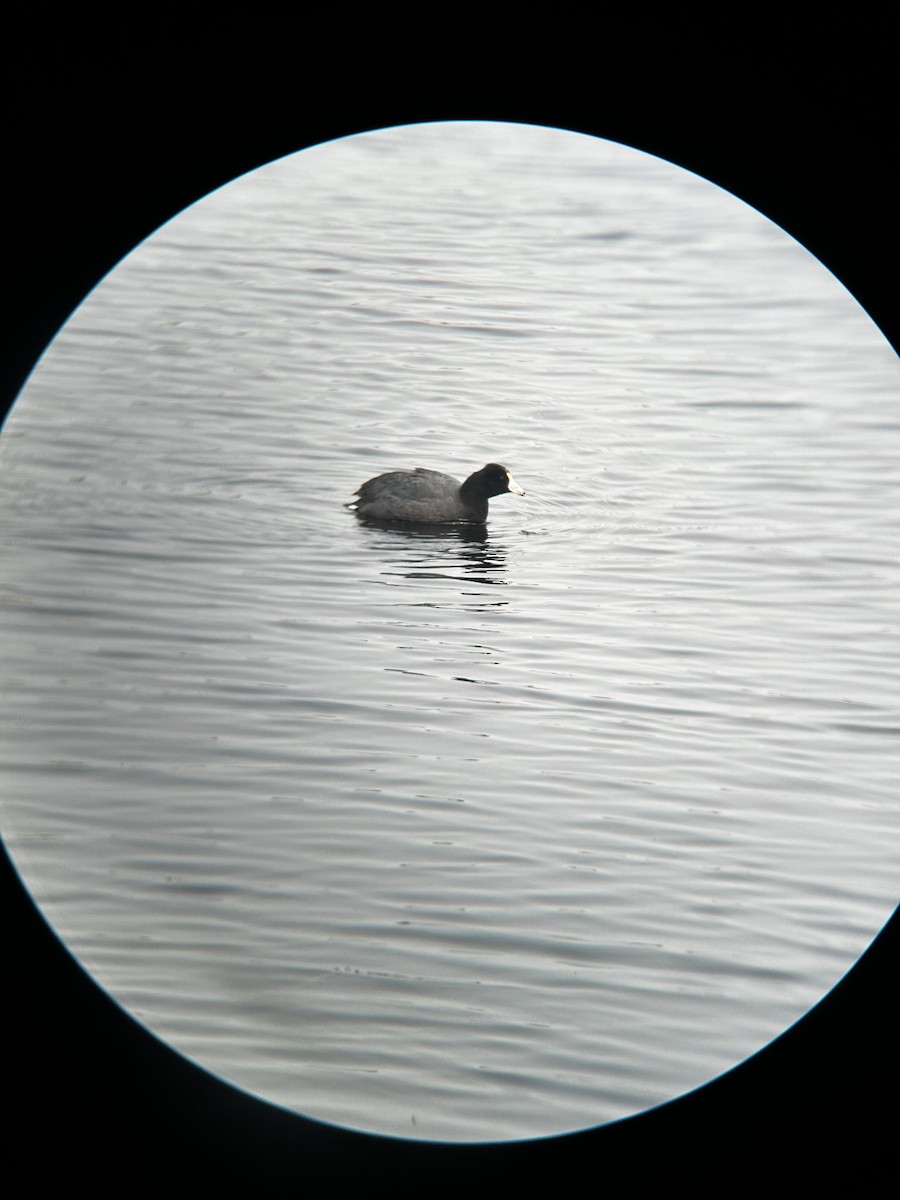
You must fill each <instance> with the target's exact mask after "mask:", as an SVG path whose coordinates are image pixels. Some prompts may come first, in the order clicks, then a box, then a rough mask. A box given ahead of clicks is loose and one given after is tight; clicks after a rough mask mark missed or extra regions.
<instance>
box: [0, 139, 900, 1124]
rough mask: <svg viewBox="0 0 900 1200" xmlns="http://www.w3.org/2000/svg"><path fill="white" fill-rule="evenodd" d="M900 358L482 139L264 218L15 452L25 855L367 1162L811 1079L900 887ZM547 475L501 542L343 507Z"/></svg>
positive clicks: (299, 191) (313, 167)
mask: <svg viewBox="0 0 900 1200" xmlns="http://www.w3.org/2000/svg"><path fill="white" fill-rule="evenodd" d="M897 384H898V365H897V361H896V358H895V356H894V355H893V352H892V351H891V350H890V348H889V347H888V346H887V344H886V343H885V342H884V341H883V339H882V338H881V336H880V334H879V333H878V331H877V330H876V329H875V327H874V326H873V325H872V324H871V323H870V322H869V321H868V319H867V318H866V316H865V314H864V313H862V312H861V311H860V310H859V308H858V307H857V306H856V305H855V303H854V302H853V300H852V299H851V298H850V297H849V296H848V295H847V293H846V292H845V291H844V290H843V289H842V287H841V286H840V285H839V284H838V283H837V282H836V281H835V280H834V279H833V278H832V277H831V276H830V275H829V274H828V273H827V272H826V271H825V270H824V269H823V268H822V267H821V266H820V265H819V264H817V263H816V262H815V261H814V260H813V259H812V258H811V257H810V256H809V255H807V254H806V253H805V252H804V251H803V250H802V249H801V248H800V247H799V246H797V245H796V244H795V243H793V242H791V241H790V240H789V239H788V238H787V237H786V236H785V235H784V234H782V233H781V232H780V231H778V230H777V229H775V228H774V227H773V226H772V225H770V224H769V223H767V222H766V221H764V220H763V219H762V218H761V217H760V216H759V215H758V214H756V213H754V212H753V211H752V210H750V209H748V208H746V207H745V206H744V205H742V204H741V203H740V202H738V201H737V200H735V199H734V198H732V197H730V196H728V195H727V194H725V193H723V192H721V191H719V190H718V189H716V188H714V187H713V186H711V185H710V184H708V183H706V182H704V181H702V180H700V179H698V178H696V177H693V176H690V175H688V174H686V173H684V172H682V171H679V170H677V169H675V168H673V167H670V166H668V165H667V164H664V163H661V162H659V161H657V160H654V159H651V158H648V157H647V156H644V155H641V154H638V153H636V152H634V151H631V150H629V149H626V148H623V147H617V146H613V145H610V144H608V143H603V142H599V141H596V140H593V139H589V138H584V137H580V136H577V135H573V134H564V133H559V132H554V131H551V130H541V129H534V128H529V127H513V126H498V125H494V126H490V125H452V124H451V125H441V126H424V127H412V128H405V129H398V130H390V131H383V132H380V133H376V134H370V135H365V136H361V137H356V138H352V139H348V140H346V141H343V142H338V143H332V144H329V145H326V146H322V147H318V148H316V149H314V150H309V151H306V152H304V153H302V154H300V155H298V156H295V157H293V158H291V159H286V160H283V161H282V162H280V163H277V164H274V165H272V166H270V167H268V168H266V169H264V170H262V171H260V172H257V173H255V174H253V175H251V176H248V177H245V178H244V179H242V180H239V181H237V182H235V183H234V184H232V185H230V186H229V187H228V188H225V189H223V190H222V191H220V192H218V193H216V194H215V195H213V196H211V197H209V198H207V199H206V200H205V201H203V202H201V203H200V204H198V205H197V206H195V207H194V208H193V209H191V210H189V211H188V212H186V213H184V214H182V215H181V216H180V217H178V218H177V219H176V220H175V221H173V222H172V223H171V224H170V225H168V226H166V227H165V228H164V229H162V230H160V231H159V232H158V233H157V234H156V235H155V236H154V237H153V238H151V239H150V240H149V241H148V242H147V243H145V244H144V245H143V246H141V247H140V248H139V249H138V250H137V251H136V252H135V253H134V254H133V255H132V256H130V258H129V259H128V260H126V262H125V263H123V264H122V265H121V266H120V267H119V268H118V269H117V270H116V271H115V272H113V274H112V275H111V276H110V277H109V278H108V279H106V280H105V281H104V282H103V283H102V284H101V286H100V287H99V288H98V289H97V290H96V291H95V292H94V293H93V294H92V295H91V296H90V297H89V298H88V300H87V301H86V302H85V304H84V305H83V306H82V308H81V309H80V310H79V311H78V313H77V314H76V315H75V316H74V317H73V319H72V321H71V322H70V323H69V326H68V327H67V328H66V330H64V332H63V333H62V335H61V336H60V337H59V338H58V339H57V342H56V343H55V344H54V345H53V347H52V348H51V349H50V351H49V352H48V353H47V355H46V356H45V357H44V359H43V360H42V362H41V363H40V364H39V366H38V368H37V370H36V371H35V373H34V375H33V377H32V379H31V380H30V382H29V384H28V386H27V388H26V390H25V392H24V395H23V397H22V399H21V400H20V402H19V404H18V406H17V408H16V410H15V412H14V413H13V415H12V417H11V418H10V420H9V422H8V424H7V427H6V429H5V431H4V434H3V439H2V443H0V464H2V476H0V489H2V490H0V514H2V531H0V549H2V568H0V584H2V599H3V622H2V627H0V653H2V672H3V675H2V678H3V685H4V686H3V697H4V701H3V739H4V744H3V759H2V761H3V763H4V766H3V768H2V789H3V818H4V833H5V836H6V838H7V840H8V842H9V844H10V846H11V848H12V850H13V853H14V856H15V859H16V862H17V863H18V865H19V868H20V870H21V871H22V873H23V876H24V878H25V881H26V883H27V884H28V885H29V887H30V888H31V889H32V891H33V893H34V894H35V896H36V897H37V899H38V902H39V903H40V905H41V906H42V908H43V910H44V911H45V913H46V914H47V915H48V917H49V918H50V920H51V921H52V923H53V924H54V926H55V927H56V929H57V930H58V931H59V932H60V934H61V935H62V936H63V938H64V939H65V940H66V942H67V943H68V944H69V946H70V947H71V948H72V949H73V950H74V952H75V953H76V954H77V955H78V957H79V958H80V960H81V961H82V962H83V963H84V964H85V966H86V967H87V968H88V969H89V970H90V971H91V972H92V974H93V975H94V976H95V978H96V979H97V980H98V981H99V982H100V983H101V984H102V985H103V986H104V987H106V988H107V989H108V990H109V991H110V992H111V993H112V994H113V995H114V996H115V997H116V998H117V999H118V1000H119V1001H120V1002H121V1003H122V1004H124V1005H125V1006H126V1007H127V1008H128V1009H129V1010H131V1011H132V1012H133V1013H135V1014H136V1015H137V1016H138V1017H139V1018H140V1019H141V1020H142V1021H144V1022H145V1023H146V1024H147V1025H148V1026H149V1027H150V1028H152V1029H153V1030H154V1031H156V1032H157V1033H159V1034H160V1035H162V1036H163V1037H165V1038H166V1039H167V1040H168V1041H169V1042H171V1043H172V1044H173V1045H174V1046H176V1047H177V1048H178V1049H179V1050H181V1051H183V1052H184V1053H186V1054H187V1055H189V1056H190V1057H192V1058H194V1059H196V1060H197V1061H199V1062H200V1063H202V1064H203V1065H204V1066H206V1067H208V1068H209V1069H211V1070H213V1071H214V1072H216V1073H218V1074H221V1075H222V1076H224V1077H225V1078H227V1079H228V1080H230V1081H232V1082H234V1083H237V1084H239V1085H241V1086H243V1087H245V1088H247V1089H250V1090H252V1091H254V1092H256V1093H258V1094H260V1095H262V1096H264V1097H266V1098H268V1099H271V1100H275V1101H277V1102H279V1103H281V1104H283V1105H286V1106H288V1107H291V1108H296V1109H298V1110H299V1111H302V1112H304V1113H307V1114H309V1115H311V1116H314V1117H319V1118H322V1119H326V1120H329V1121H333V1122H337V1123H341V1124H347V1125H350V1126H352V1127H354V1128H361V1129H366V1130H373V1131H376V1132H382V1133H389V1134H399V1135H403V1136H411V1137H421V1138H436V1139H447V1140H481V1139H506V1138H519V1137H531V1136H537V1135H543V1134H549V1133H554V1132H558V1131H562V1130H569V1129H575V1128H581V1127H585V1126H588V1125H595V1124H598V1123H600V1122H603V1121H607V1120H610V1119H613V1118H616V1117H619V1116H622V1115H624V1114H628V1113H631V1112H635V1111H638V1110H640V1109H643V1108H646V1107H647V1106H649V1105H653V1104H655V1103H658V1102H659V1101H662V1100H665V1099H669V1098H671V1097H673V1096H675V1095H678V1094H679V1093H681V1092H682V1091H684V1090H686V1089H687V1088H690V1087H693V1086H695V1085H697V1084H700V1083H702V1082H704V1081H706V1080H707V1079H709V1078H711V1077H712V1076H714V1075H716V1074H718V1073H720V1072H721V1071H723V1070H725V1069H727V1068H728V1067H730V1066H732V1065H734V1064H735V1063H736V1062H738V1061H740V1060H741V1059H743V1058H744V1057H746V1056H747V1055H748V1054H750V1053H752V1052H753V1051H755V1050H756V1049H758V1048H759V1047H761V1046H762V1045H764V1044H765V1043H766V1042H768V1041H769V1040H770V1039H771V1038H772V1037H774V1036H775V1035H776V1034H778V1033H780V1032H781V1031H782V1030H783V1029H784V1028H786V1027H787V1026H788V1025H789V1024H790V1023H792V1022H793V1021H794V1020H795V1019H796V1018H797V1017H799V1016H800V1015H801V1014H802V1013H803V1012H804V1011H805V1010H806V1009H807V1008H808V1007H809V1006H810V1005H811V1004H812V1003H814V1002H815V1001H816V1000H818V999H819V998H820V997H821V996H822V994H823V993H824V992H825V991H826V990H827V989H828V988H829V987H830V986H832V984H834V983H835V982H836V981H837V980H838V979H839V978H840V976H841V975H842V974H843V973H844V972H845V971H846V970H847V969H848V968H849V967H850V965H851V964H852V963H853V961H854V960H855V958H856V957H857V956H858V955H859V954H860V952H861V951H862V950H863V949H864V948H865V947H866V946H867V944H868V943H869V941H870V940H871V939H872V937H873V936H874V934H875V933H876V932H877V930H878V929H879V928H880V926H881V925H882V924H883V923H884V921H885V920H886V919H887V917H888V916H889V914H890V912H891V910H892V909H893V907H894V905H895V903H896V900H897V894H898V891H900V862H898V852H897V844H898V842H897V834H898V832H900V818H898V813H897V810H896V802H895V796H894V794H893V793H894V791H895V784H896V779H897V774H898V771H897V765H898V764H897V759H898V754H897V750H898V730H900V721H898V698H900V654H898V648H897V639H896V632H897V617H898V599H897V598H898V595H900V590H898V584H900V568H898V565H897V561H896V557H897V556H896V547H897V545H898V534H900V505H898V500H900V456H898V440H900V439H898V430H900V421H898V417H897V409H896V395H897ZM489 460H499V461H501V462H503V463H505V464H506V465H507V466H508V467H510V469H511V470H512V471H513V474H514V475H515V477H516V478H517V480H518V481H519V482H520V483H521V484H522V486H523V487H524V488H525V490H526V492H527V495H526V497H525V498H524V499H520V498H517V497H513V496H503V497H500V498H497V499H495V500H494V501H492V503H491V519H490V523H489V525H488V526H487V528H486V529H484V530H478V529H475V530H464V529H453V528H451V529H437V530H435V529H433V530H427V529H424V530H423V529H412V530H406V531H404V530H396V529H395V530H386V529H377V528H371V527H367V526H364V525H361V524H359V523H358V522H357V521H356V519H355V518H354V517H353V516H352V514H350V513H349V512H348V511H347V510H346V508H345V507H344V506H345V504H346V502H347V501H348V500H350V498H351V496H352V492H353V490H354V488H355V487H356V486H357V485H358V484H359V483H360V482H362V480H364V479H366V478H368V477H369V476H371V475H373V474H376V473H378V472H379V471H381V470H385V469H388V468H391V467H395V466H416V465H423V466H430V467H435V468H437V469H440V470H448V471H451V472H452V473H454V474H457V475H458V476H460V477H462V476H464V475H466V474H468V472H469V471H471V470H472V469H474V468H476V467H479V466H481V465H482V464H483V463H485V462H487V461H489Z"/></svg>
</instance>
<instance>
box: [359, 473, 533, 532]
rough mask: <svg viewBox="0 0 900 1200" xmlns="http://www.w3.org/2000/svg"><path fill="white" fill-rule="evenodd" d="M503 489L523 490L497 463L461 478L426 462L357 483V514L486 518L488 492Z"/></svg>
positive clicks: (437, 521)
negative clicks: (462, 480) (424, 464)
mask: <svg viewBox="0 0 900 1200" xmlns="http://www.w3.org/2000/svg"><path fill="white" fill-rule="evenodd" d="M503 492H514V493H515V494H516V495H519V496H524V495H525V493H524V491H523V490H522V489H521V488H520V487H519V485H518V484H517V483H516V481H515V480H514V479H513V477H512V475H510V473H509V471H508V470H507V469H506V467H502V466H500V464H499V463H488V465H487V466H486V467H482V469H481V470H480V471H475V472H474V474H472V475H470V476H469V478H468V479H466V480H465V481H464V482H463V483H460V482H459V480H458V479H454V478H453V476H452V475H445V474H444V472H443V471H430V470H428V468H426V467H416V468H415V469H414V470H412V471H386V472H385V473H384V474H383V475H376V476H375V478H374V479H369V480H367V481H366V482H365V483H364V484H362V486H361V487H359V488H357V490H356V495H357V496H358V497H359V499H358V500H357V502H356V515H357V516H358V517H366V518H369V519H370V520H373V521H412V522H416V523H419V524H427V525H443V524H449V523H453V522H458V521H460V522H478V523H481V522H484V521H486V520H487V515H488V500H489V499H490V497H491V496H499V495H501V494H502V493H503Z"/></svg>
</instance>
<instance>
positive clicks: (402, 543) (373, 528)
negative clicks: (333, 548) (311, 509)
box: [359, 520, 507, 586]
mask: <svg viewBox="0 0 900 1200" xmlns="http://www.w3.org/2000/svg"><path fill="white" fill-rule="evenodd" d="M359 526H360V529H361V530H363V532H364V534H365V536H366V539H367V540H366V543H365V544H366V547H367V548H368V549H370V550H372V551H375V552H377V553H379V554H381V555H382V556H383V559H384V570H383V571H382V574H384V575H401V576H403V577H405V578H407V579H453V580H457V581H459V582H473V581H477V582H478V583H480V584H488V585H496V586H499V585H502V584H505V583H506V582H507V581H506V580H505V579H504V578H503V576H504V575H505V574H506V569H507V564H506V559H507V552H506V548H505V547H504V546H502V545H499V544H498V543H497V541H496V540H495V539H491V538H490V536H489V534H488V527H487V525H477V524H471V525H467V524H459V525H420V524H416V523H414V522H410V521H372V520H368V521H360V522H359Z"/></svg>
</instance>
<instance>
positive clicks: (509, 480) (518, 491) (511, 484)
mask: <svg viewBox="0 0 900 1200" xmlns="http://www.w3.org/2000/svg"><path fill="white" fill-rule="evenodd" d="M506 486H507V487H508V488H509V490H510V491H511V492H512V493H513V495H514V496H524V495H525V489H524V488H521V487H519V485H518V484H517V483H516V481H515V480H514V479H513V477H512V475H510V473H509V471H507V472H506Z"/></svg>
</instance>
